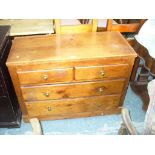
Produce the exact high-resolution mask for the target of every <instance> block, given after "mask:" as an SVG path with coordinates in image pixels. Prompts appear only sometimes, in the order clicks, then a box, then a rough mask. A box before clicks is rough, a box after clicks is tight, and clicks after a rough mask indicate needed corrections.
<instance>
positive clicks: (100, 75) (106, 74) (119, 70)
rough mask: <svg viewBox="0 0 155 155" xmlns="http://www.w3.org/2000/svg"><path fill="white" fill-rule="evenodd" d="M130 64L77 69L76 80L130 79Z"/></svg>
mask: <svg viewBox="0 0 155 155" xmlns="http://www.w3.org/2000/svg"><path fill="white" fill-rule="evenodd" d="M128 68H129V67H128V64H120V65H103V66H88V67H75V79H76V80H91V79H104V78H124V77H128Z"/></svg>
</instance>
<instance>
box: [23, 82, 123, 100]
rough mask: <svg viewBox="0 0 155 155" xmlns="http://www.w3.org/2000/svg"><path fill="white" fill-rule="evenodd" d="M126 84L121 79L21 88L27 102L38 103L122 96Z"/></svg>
mask: <svg viewBox="0 0 155 155" xmlns="http://www.w3.org/2000/svg"><path fill="white" fill-rule="evenodd" d="M124 82H125V80H124V79H120V80H109V81H97V82H81V83H80V82H79V83H71V84H57V85H44V86H32V87H21V89H22V94H23V98H24V100H25V101H37V100H50V99H61V98H76V97H86V96H98V95H106V94H120V93H121V92H122V90H123V86H124Z"/></svg>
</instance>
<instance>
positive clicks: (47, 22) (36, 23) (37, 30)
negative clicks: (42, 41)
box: [0, 19, 54, 37]
mask: <svg viewBox="0 0 155 155" xmlns="http://www.w3.org/2000/svg"><path fill="white" fill-rule="evenodd" d="M0 25H10V26H11V29H10V36H11V37H14V36H24V35H37V34H52V33H54V29H53V20H52V19H2V20H0Z"/></svg>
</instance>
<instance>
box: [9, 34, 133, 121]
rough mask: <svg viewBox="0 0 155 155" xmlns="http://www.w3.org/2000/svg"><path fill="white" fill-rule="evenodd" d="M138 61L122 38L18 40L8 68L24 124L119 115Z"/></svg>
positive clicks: (68, 36)
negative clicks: (36, 121)
mask: <svg viewBox="0 0 155 155" xmlns="http://www.w3.org/2000/svg"><path fill="white" fill-rule="evenodd" d="M25 53H26V54H25ZM135 57H136V53H135V52H134V50H133V49H132V48H131V47H130V46H129V45H128V43H127V42H126V40H125V39H124V38H123V37H122V35H121V34H120V33H119V32H97V33H95V32H94V33H93V32H92V33H81V34H74V35H73V34H64V35H57V34H56V35H48V36H45V35H44V36H31V37H18V38H15V39H14V42H13V46H12V49H11V52H10V55H9V57H8V60H7V66H8V68H9V71H10V75H11V77H12V80H13V83H14V87H15V90H16V93H17V95H18V100H19V103H20V106H21V109H22V112H23V118H24V120H25V121H29V120H30V119H31V118H38V119H39V120H48V119H63V118H74V117H88V116H94V115H105V114H115V113H119V112H120V108H119V107H120V106H122V104H123V101H124V98H125V94H126V90H127V87H128V82H129V78H130V74H131V71H132V67H133V64H134V60H135Z"/></svg>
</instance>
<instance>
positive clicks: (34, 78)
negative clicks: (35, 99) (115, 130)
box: [17, 68, 73, 85]
mask: <svg viewBox="0 0 155 155" xmlns="http://www.w3.org/2000/svg"><path fill="white" fill-rule="evenodd" d="M17 73H18V77H19V81H20V84H23V85H24V84H39V83H51V82H69V81H72V80H73V68H61V69H51V70H36V71H18V72H17Z"/></svg>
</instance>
